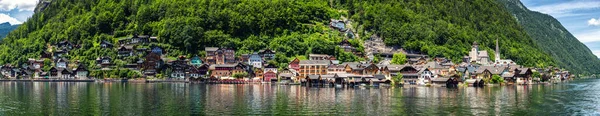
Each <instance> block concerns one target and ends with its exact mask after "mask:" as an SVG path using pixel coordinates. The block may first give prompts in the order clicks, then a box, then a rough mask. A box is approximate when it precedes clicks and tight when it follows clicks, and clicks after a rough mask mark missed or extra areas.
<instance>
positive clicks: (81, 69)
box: [75, 63, 89, 79]
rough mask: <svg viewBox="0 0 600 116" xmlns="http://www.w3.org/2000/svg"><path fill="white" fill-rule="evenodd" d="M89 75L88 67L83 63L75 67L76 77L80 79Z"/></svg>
mask: <svg viewBox="0 0 600 116" xmlns="http://www.w3.org/2000/svg"><path fill="white" fill-rule="evenodd" d="M88 75H89V71H88V69H87V68H86V67H85V65H84V64H83V63H79V66H77V69H75V78H78V79H87V78H88Z"/></svg>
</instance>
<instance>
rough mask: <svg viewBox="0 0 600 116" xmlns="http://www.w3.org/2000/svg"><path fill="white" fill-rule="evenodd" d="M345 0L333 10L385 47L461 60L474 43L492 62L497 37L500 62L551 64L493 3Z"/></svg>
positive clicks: (476, 0)
mask: <svg viewBox="0 0 600 116" xmlns="http://www.w3.org/2000/svg"><path fill="white" fill-rule="evenodd" d="M343 1H344V2H343V3H339V4H336V8H343V9H350V11H349V13H350V14H351V15H352V19H354V20H356V21H357V22H359V23H360V24H362V26H363V27H362V30H366V31H368V32H374V33H377V34H379V35H381V36H382V37H384V38H385V42H386V43H387V44H388V45H401V46H402V47H404V48H406V49H410V50H417V51H422V52H424V53H427V54H429V55H430V56H445V57H449V58H451V59H453V61H460V59H461V58H462V57H463V56H464V55H467V54H468V52H469V51H470V49H471V45H472V43H473V42H474V41H477V42H478V43H479V44H480V48H481V49H483V50H488V53H489V55H490V58H493V57H494V54H493V53H494V52H493V48H495V40H496V39H499V40H500V42H499V43H500V49H501V55H502V57H501V58H504V59H512V60H514V61H516V62H517V63H519V64H521V65H525V66H537V67H545V66H550V65H555V63H554V60H553V59H552V58H550V57H549V56H548V54H545V53H544V52H543V51H542V50H541V49H540V48H539V46H537V45H536V44H534V42H533V40H532V38H531V37H529V36H527V33H526V32H525V31H524V29H523V28H522V27H521V26H520V25H519V24H518V23H517V22H516V20H514V19H513V18H512V15H511V14H510V13H509V12H508V11H507V10H506V9H505V8H504V7H503V6H502V4H498V3H497V2H496V1H489V0H414V1H384V2H379V1H362V0H343ZM359 32H361V31H360V27H359ZM365 35H368V34H365ZM363 37H368V36H363Z"/></svg>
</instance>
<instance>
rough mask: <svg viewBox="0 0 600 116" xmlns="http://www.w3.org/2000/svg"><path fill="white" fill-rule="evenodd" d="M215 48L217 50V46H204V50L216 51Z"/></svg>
mask: <svg viewBox="0 0 600 116" xmlns="http://www.w3.org/2000/svg"><path fill="white" fill-rule="evenodd" d="M217 50H219V48H217V47H205V48H204V51H217Z"/></svg>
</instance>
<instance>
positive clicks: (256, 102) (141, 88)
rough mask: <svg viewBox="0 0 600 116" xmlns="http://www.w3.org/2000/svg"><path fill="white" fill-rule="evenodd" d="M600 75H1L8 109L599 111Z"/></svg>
mask: <svg viewBox="0 0 600 116" xmlns="http://www.w3.org/2000/svg"><path fill="white" fill-rule="evenodd" d="M599 82H600V80H581V81H573V82H569V83H565V84H559V85H549V86H544V85H533V86H502V87H485V88H473V87H469V88H458V89H447V88H439V87H404V88H343V89H339V88H307V87H302V86H278V85H204V84H186V83H151V84H141V83H47V82H33V83H32V82H0V115H86V114H102V115H134V114H136V115H202V114H213V115H264V114H270V115H350V114H351V115H413V114H419V115H561V114H562V115H598V112H599V111H600V110H599V109H600V106H598V105H597V104H599V103H600V100H599V99H598V96H599V94H598V92H599V91H600V85H599V84H598V83H599Z"/></svg>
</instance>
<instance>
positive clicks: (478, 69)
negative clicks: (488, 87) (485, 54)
mask: <svg viewBox="0 0 600 116" xmlns="http://www.w3.org/2000/svg"><path fill="white" fill-rule="evenodd" d="M490 69H491V67H489V66H481V67H479V68H477V70H475V74H481V73H483V72H484V71H486V70H487V71H490ZM490 72H491V71H490Z"/></svg>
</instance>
